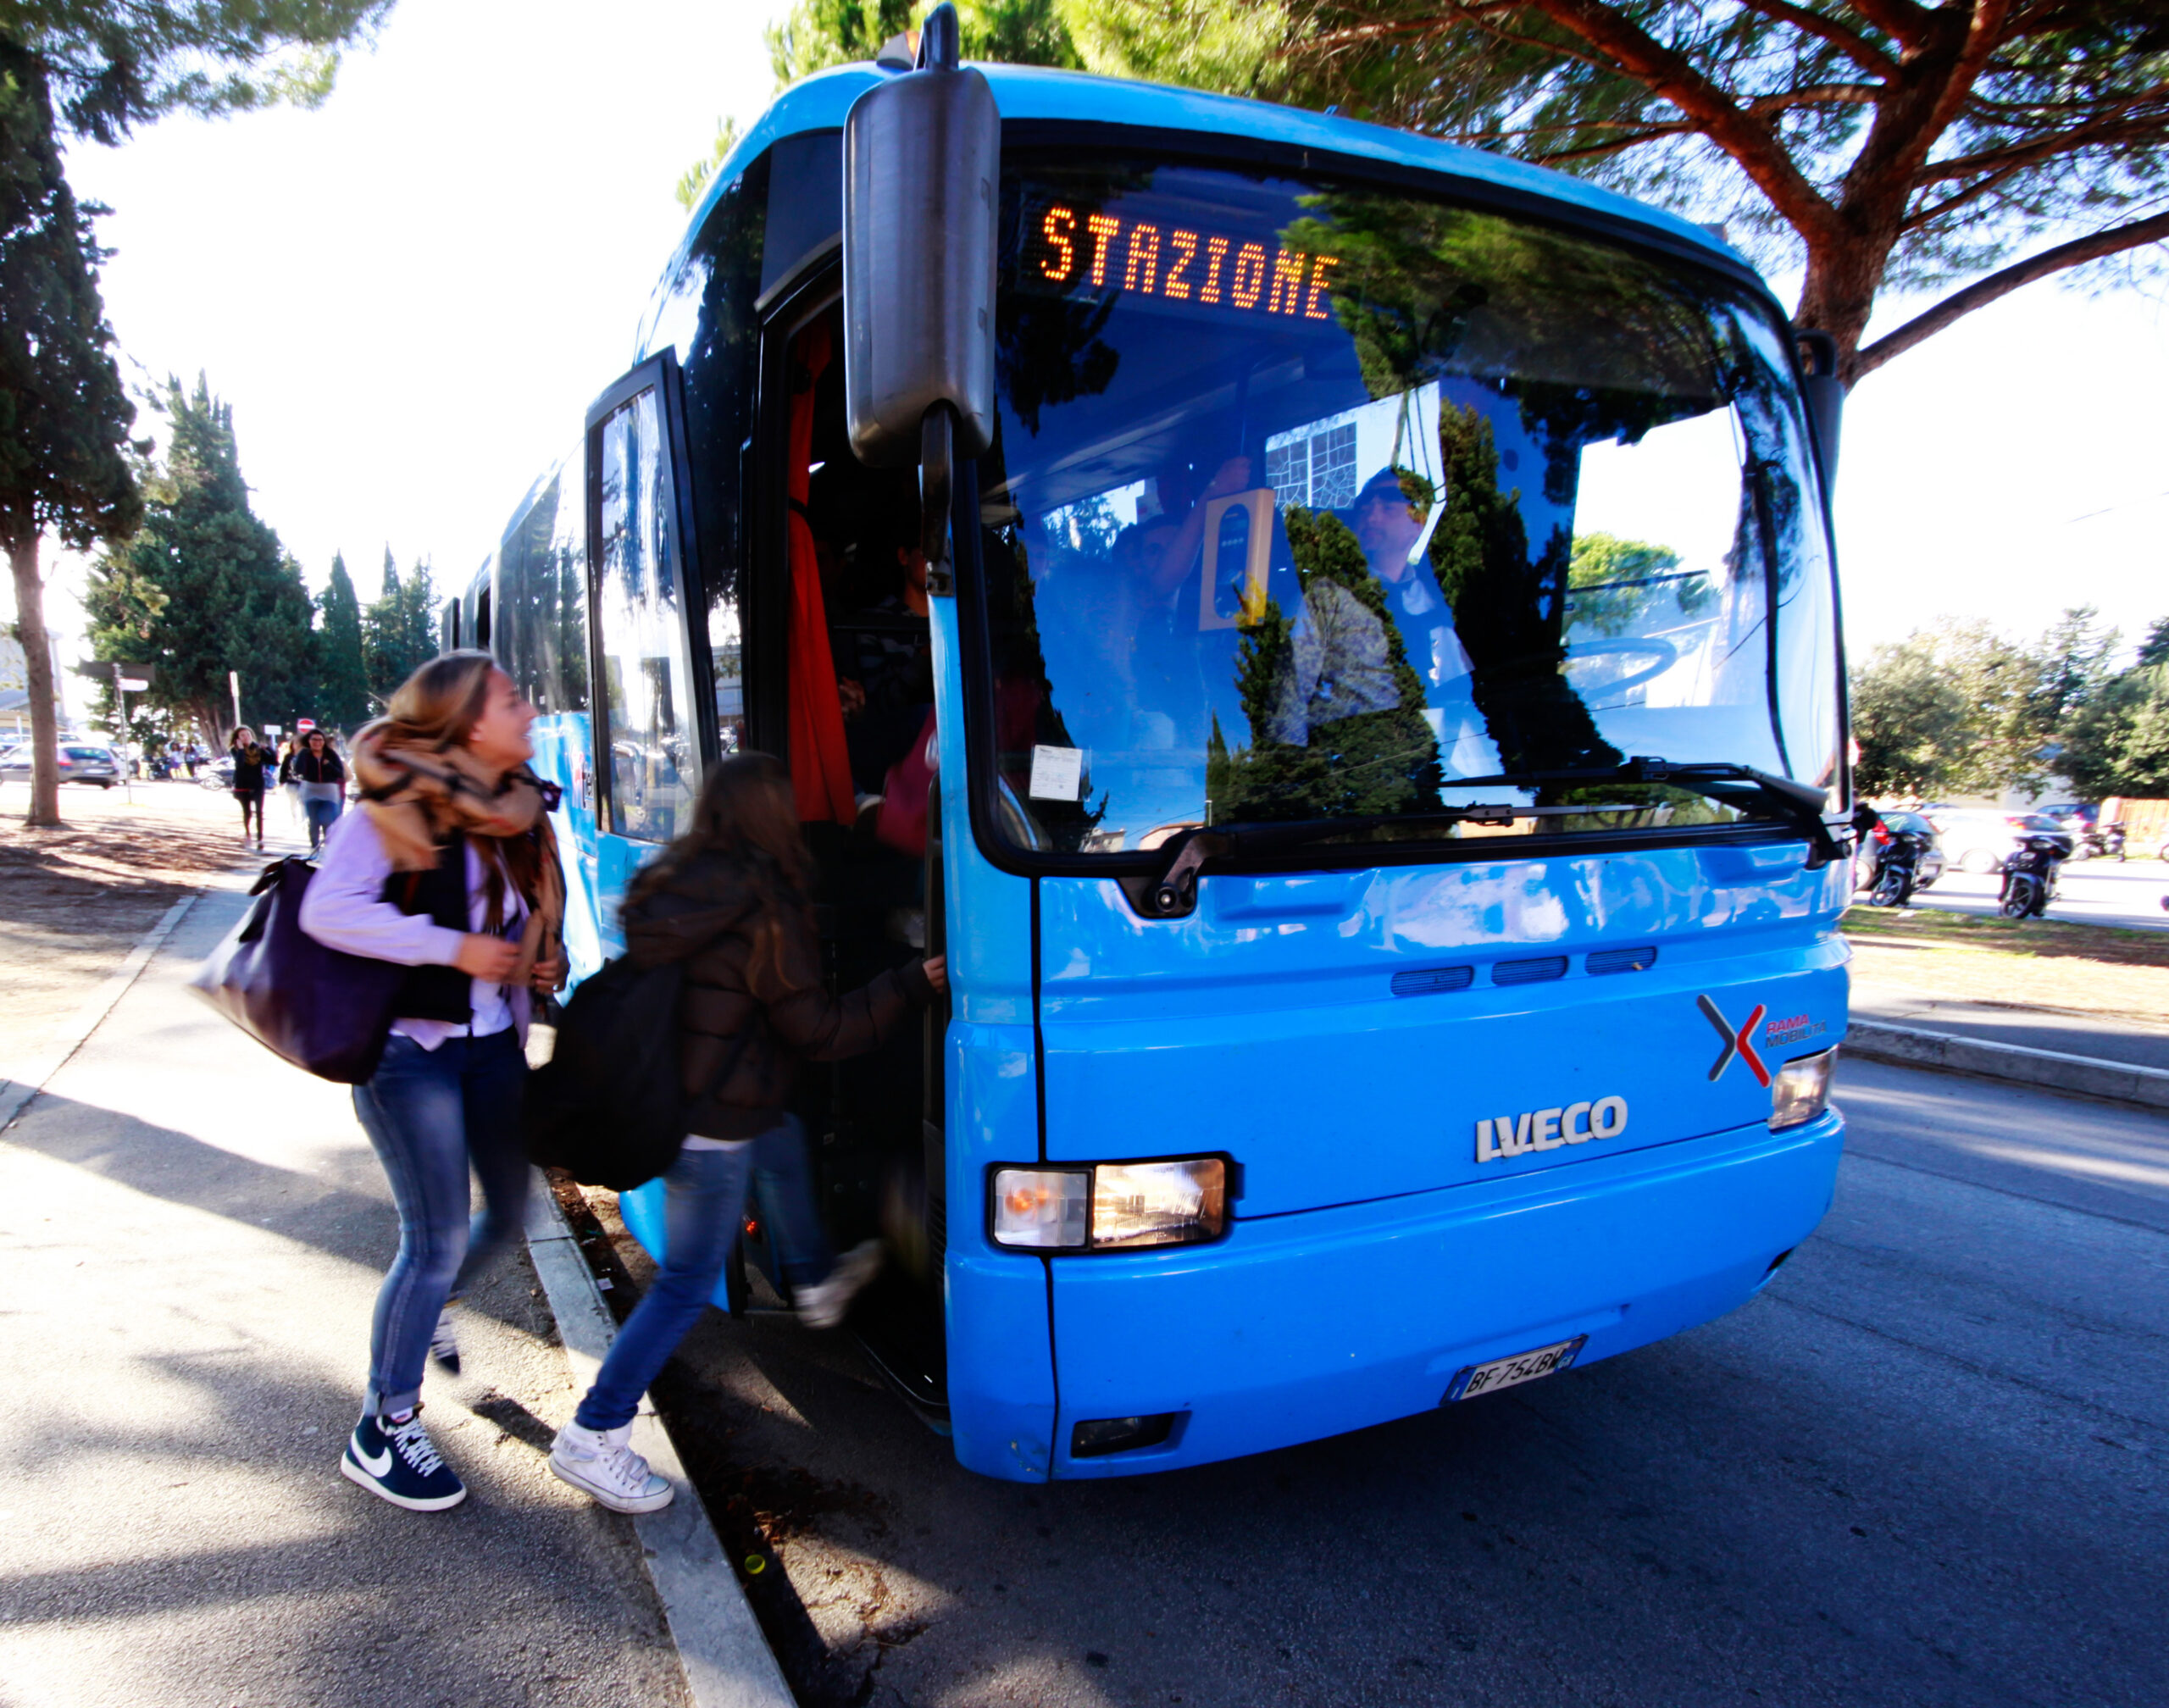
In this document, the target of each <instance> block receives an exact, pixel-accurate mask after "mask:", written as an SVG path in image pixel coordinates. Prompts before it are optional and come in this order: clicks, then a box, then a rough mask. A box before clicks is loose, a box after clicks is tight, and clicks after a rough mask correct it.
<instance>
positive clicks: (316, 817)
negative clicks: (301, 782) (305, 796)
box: [302, 801, 340, 849]
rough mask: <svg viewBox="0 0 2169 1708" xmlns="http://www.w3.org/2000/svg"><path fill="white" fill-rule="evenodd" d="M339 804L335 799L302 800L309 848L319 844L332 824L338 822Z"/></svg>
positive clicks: (320, 844) (328, 832)
mask: <svg viewBox="0 0 2169 1708" xmlns="http://www.w3.org/2000/svg"><path fill="white" fill-rule="evenodd" d="M339 804H340V803H339V802H338V801H302V813H303V814H304V815H305V816H306V817H307V818H308V846H310V848H311V849H315V848H317V847H319V846H322V844H323V841H324V839H325V836H326V835H328V834H330V829H331V827H332V825H333V824H335V823H337V822H338V818H339Z"/></svg>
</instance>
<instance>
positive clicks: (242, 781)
mask: <svg viewBox="0 0 2169 1708" xmlns="http://www.w3.org/2000/svg"><path fill="white" fill-rule="evenodd" d="M226 757H227V758H229V759H230V760H232V761H233V766H234V774H233V779H232V781H231V782H230V783H229V784H228V785H226V786H227V787H228V788H230V789H231V790H233V791H234V799H235V800H236V801H240V802H241V846H243V847H244V848H246V847H247V846H248V825H249V820H250V819H251V818H253V819H254V820H255V821H256V846H258V847H259V848H261V847H262V846H263V785H264V782H265V780H266V779H267V777H268V776H269V774H271V773H273V772H275V770H276V769H277V768H278V766H277V762H276V761H275V760H274V759H273V758H272V757H271V756H270V755H269V753H267V752H265V751H263V747H262V746H260V745H259V744H258V741H257V739H256V732H255V731H254V730H253V729H250V728H249V727H248V725H247V724H242V725H241V728H240V729H236V730H235V731H234V739H233V744H232V746H230V747H228V748H227V749H226Z"/></svg>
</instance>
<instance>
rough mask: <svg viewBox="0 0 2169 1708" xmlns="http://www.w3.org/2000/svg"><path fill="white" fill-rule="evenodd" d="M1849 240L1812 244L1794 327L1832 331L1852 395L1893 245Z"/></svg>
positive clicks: (1843, 376)
mask: <svg viewBox="0 0 2169 1708" xmlns="http://www.w3.org/2000/svg"><path fill="white" fill-rule="evenodd" d="M1894 241H1895V240H1894V238H1893V239H1892V240H1891V241H1881V240H1879V239H1878V238H1874V237H1869V236H1849V237H1847V238H1844V239H1843V240H1841V241H1838V242H1835V243H1825V244H1811V245H1810V246H1809V248H1808V254H1807V276H1806V279H1805V280H1803V281H1802V283H1801V286H1800V302H1799V305H1798V307H1796V308H1795V309H1794V311H1793V324H1794V325H1795V326H1798V327H1800V328H1802V329H1803V330H1806V329H1813V330H1816V331H1819V332H1828V334H1829V335H1831V336H1832V337H1833V338H1834V339H1835V340H1837V342H1838V377H1839V379H1840V380H1844V382H1845V389H1846V390H1847V391H1850V390H1851V389H1852V387H1853V383H1854V381H1855V380H1858V379H1859V378H1860V377H1861V374H1860V366H1859V363H1858V361H1857V359H1856V358H1858V356H1859V354H1860V348H1861V336H1862V335H1863V334H1865V333H1866V332H1867V323H1868V319H1869V317H1870V316H1871V315H1872V314H1873V313H1875V298H1876V293H1877V292H1878V291H1880V290H1881V289H1882V287H1883V269H1884V268H1885V267H1886V266H1887V265H1888V264H1889V259H1890V250H1891V247H1892V242H1894Z"/></svg>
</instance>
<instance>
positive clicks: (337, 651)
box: [316, 552, 369, 727]
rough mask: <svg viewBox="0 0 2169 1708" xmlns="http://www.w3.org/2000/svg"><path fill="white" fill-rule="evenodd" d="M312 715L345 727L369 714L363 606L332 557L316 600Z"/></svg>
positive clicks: (343, 562) (342, 564)
mask: <svg viewBox="0 0 2169 1708" xmlns="http://www.w3.org/2000/svg"><path fill="white" fill-rule="evenodd" d="M317 613H318V618H319V626H318V629H317V631H316V674H317V681H318V683H319V696H320V697H319V701H318V711H317V713H316V715H317V717H318V718H320V719H321V720H322V721H324V722H325V723H327V724H337V725H340V726H341V727H350V726H352V725H353V724H358V723H360V722H361V721H362V720H363V718H367V717H368V716H369V671H368V667H367V665H366V664H365V663H364V662H363V654H362V602H361V600H360V598H359V597H358V596H357V595H356V593H355V591H354V578H353V577H352V576H351V575H349V574H347V559H346V557H344V556H343V555H342V554H341V553H339V552H333V553H332V554H331V585H330V586H328V587H326V588H325V590H324V591H323V593H322V594H321V595H319V597H318V599H317Z"/></svg>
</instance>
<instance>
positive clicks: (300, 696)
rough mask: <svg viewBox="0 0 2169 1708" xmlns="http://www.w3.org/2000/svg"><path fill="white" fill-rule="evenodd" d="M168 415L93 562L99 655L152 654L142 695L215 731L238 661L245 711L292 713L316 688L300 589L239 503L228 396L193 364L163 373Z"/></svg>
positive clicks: (226, 712) (250, 717)
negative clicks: (139, 485)
mask: <svg viewBox="0 0 2169 1708" xmlns="http://www.w3.org/2000/svg"><path fill="white" fill-rule="evenodd" d="M161 407H162V409H163V412H164V414H165V415H166V417H167V419H168V421H169V424H170V427H171V435H170V438H169V442H168V446H167V452H166V458H165V466H164V469H163V470H160V471H158V473H157V474H156V475H155V476H154V478H153V481H152V483H151V495H150V502H149V504H148V506H147V511H146V514H145V516H144V518H143V525H142V527H141V530H138V532H137V533H136V535H135V537H134V538H132V539H130V540H129V541H126V542H125V544H123V545H120V546H114V547H113V548H112V549H111V550H110V551H108V552H106V553H105V554H104V556H103V557H102V558H101V559H100V560H99V561H98V562H97V563H95V564H94V565H93V566H92V573H91V581H90V587H89V590H88V592H87V593H86V596H85V599H84V608H85V611H86V613H87V614H88V616H89V618H90V619H91V639H92V646H93V647H94V648H95V650H96V652H97V656H99V657H126V658H142V659H147V660H148V661H150V662H152V663H155V664H156V665H157V666H158V676H157V679H156V680H155V681H154V683H153V686H152V688H151V690H150V696H149V700H150V703H153V704H156V705H161V706H164V707H168V708H169V709H171V710H173V711H175V712H178V713H182V714H183V715H185V716H186V717H187V718H191V720H193V722H194V723H195V724H197V727H198V728H200V729H202V730H203V731H204V732H205V734H206V735H209V736H210V737H211V738H213V740H218V739H219V738H220V737H221V736H222V735H223V734H224V732H225V730H226V729H227V728H228V719H229V718H230V716H231V704H232V702H231V701H230V698H229V696H228V690H227V681H226V677H227V673H228V672H229V671H238V672H239V673H240V674H241V715H242V718H243V719H244V720H245V721H246V722H248V723H250V724H258V725H260V724H263V722H265V721H267V720H268V721H271V722H275V723H282V724H291V722H292V720H293V718H294V716H295V715H296V714H297V713H303V712H306V711H307V710H308V698H309V696H310V695H311V694H312V693H313V690H314V686H315V672H314V668H313V664H314V659H313V656H312V655H313V638H314V637H313V635H311V633H310V629H309V614H310V608H311V607H310V601H309V596H308V589H307V588H306V587H305V586H303V585H302V575H301V567H300V565H298V564H297V563H295V562H294V560H293V558H292V557H291V556H289V555H288V554H287V553H286V551H285V550H284V549H282V548H281V546H280V543H279V536H278V535H277V534H276V533H275V532H274V531H273V530H272V529H271V527H270V526H269V524H267V523H265V522H264V521H263V519H262V518H259V517H258V516H257V515H256V514H255V513H254V512H253V511H252V509H251V508H250V507H249V502H248V486H247V482H246V481H244V480H242V478H241V458H240V453H239V451H238V450H237V448H236V442H235V439H234V430H233V410H232V408H231V407H230V405H228V404H226V403H225V402H222V401H221V400H219V398H217V397H215V396H213V395H212V394H211V391H210V389H209V386H208V384H207V383H206V381H205V380H203V378H202V376H201V375H199V376H198V377H197V382H196V390H195V391H194V392H192V393H188V392H184V391H182V390H181V388H180V381H179V380H168V381H167V382H166V395H165V397H164V401H163V403H162V406H161Z"/></svg>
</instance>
